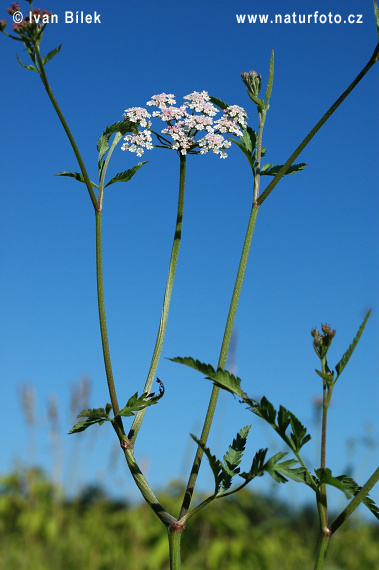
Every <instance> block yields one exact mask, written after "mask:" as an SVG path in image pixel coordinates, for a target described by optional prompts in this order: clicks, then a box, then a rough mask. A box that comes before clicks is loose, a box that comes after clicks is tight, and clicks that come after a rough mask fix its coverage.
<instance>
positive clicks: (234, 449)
mask: <svg viewBox="0 0 379 570" xmlns="http://www.w3.org/2000/svg"><path fill="white" fill-rule="evenodd" d="M250 428H251V425H249V426H245V427H243V428H242V429H241V430H240V431H239V432H238V433H237V436H236V437H235V439H233V443H232V445H229V449H228V451H227V452H226V453H225V455H224V458H223V466H224V470H225V473H226V475H225V477H224V480H223V484H222V487H223V490H225V491H227V490H228V489H229V488H230V485H231V484H232V478H233V477H234V476H235V475H237V474H238V473H239V472H240V469H239V467H238V466H239V464H240V463H241V460H242V456H243V452H244V451H245V445H246V440H247V436H248V435H249V431H250Z"/></svg>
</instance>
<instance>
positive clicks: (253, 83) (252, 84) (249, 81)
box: [241, 71, 262, 97]
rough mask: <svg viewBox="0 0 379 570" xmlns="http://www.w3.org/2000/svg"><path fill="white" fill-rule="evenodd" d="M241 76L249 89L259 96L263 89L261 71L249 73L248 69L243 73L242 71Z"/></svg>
mask: <svg viewBox="0 0 379 570" xmlns="http://www.w3.org/2000/svg"><path fill="white" fill-rule="evenodd" d="M241 77H242V81H243V82H244V84H245V85H246V87H247V90H248V91H250V92H251V93H252V94H253V95H255V97H258V95H259V92H260V90H261V81H262V77H261V76H260V75H259V73H256V72H255V71H249V73H247V72H246V71H244V72H243V73H241Z"/></svg>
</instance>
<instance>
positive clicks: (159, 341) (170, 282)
mask: <svg viewBox="0 0 379 570" xmlns="http://www.w3.org/2000/svg"><path fill="white" fill-rule="evenodd" d="M186 165H187V161H186V155H182V154H181V155H180V174H179V198H178V208H177V213H176V225H175V233H174V241H173V244H172V250H171V258H170V264H169V268H168V276H167V282H166V290H165V294H164V299H163V307H162V313H161V320H160V323H159V328H158V334H157V338H156V341H155V347H154V352H153V356H152V359H151V364H150V369H149V372H148V375H147V379H146V383H145V387H144V392H147V393H148V394H149V393H150V392H151V389H152V386H153V382H154V377H155V373H156V371H157V368H158V363H159V359H160V356H161V352H162V347H163V341H164V337H165V334H166V328H167V320H168V312H169V308H170V302H171V294H172V289H173V286H174V279H175V272H176V266H177V263H178V257H179V248H180V241H181V236H182V224H183V210H184V188H185V179H186ZM145 410H146V408H145V409H143V410H141V411H139V412H137V413H136V416H135V418H134V421H133V424H132V427H131V428H130V432H129V435H128V438H129V439H130V441H131V442H132V443H133V445H134V443H135V441H136V438H137V435H138V432H139V430H140V428H141V424H142V421H143V418H144V415H145Z"/></svg>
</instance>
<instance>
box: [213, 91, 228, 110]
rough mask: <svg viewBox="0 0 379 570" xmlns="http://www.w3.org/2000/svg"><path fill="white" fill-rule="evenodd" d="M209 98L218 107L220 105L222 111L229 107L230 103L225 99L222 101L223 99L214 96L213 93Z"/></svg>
mask: <svg viewBox="0 0 379 570" xmlns="http://www.w3.org/2000/svg"><path fill="white" fill-rule="evenodd" d="M209 99H210V101H211V103H213V105H216V107H218V108H219V109H221V110H222V111H225V109H227V108H228V107H229V105H228V104H227V103H225V101H221V99H219V98H218V97H213V95H210V96H209Z"/></svg>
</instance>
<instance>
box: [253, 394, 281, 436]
mask: <svg viewBox="0 0 379 570" xmlns="http://www.w3.org/2000/svg"><path fill="white" fill-rule="evenodd" d="M251 411H252V412H253V413H254V414H255V415H257V416H259V417H260V418H262V420H266V422H268V423H269V424H270V425H271V426H272V427H273V428H274V429H275V430H276V424H275V419H276V410H275V408H274V406H273V405H272V404H271V402H269V401H268V400H267V398H265V396H263V398H262V399H261V402H260V403H258V402H257V403H256V404H255V405H253V406H252V408H251Z"/></svg>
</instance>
